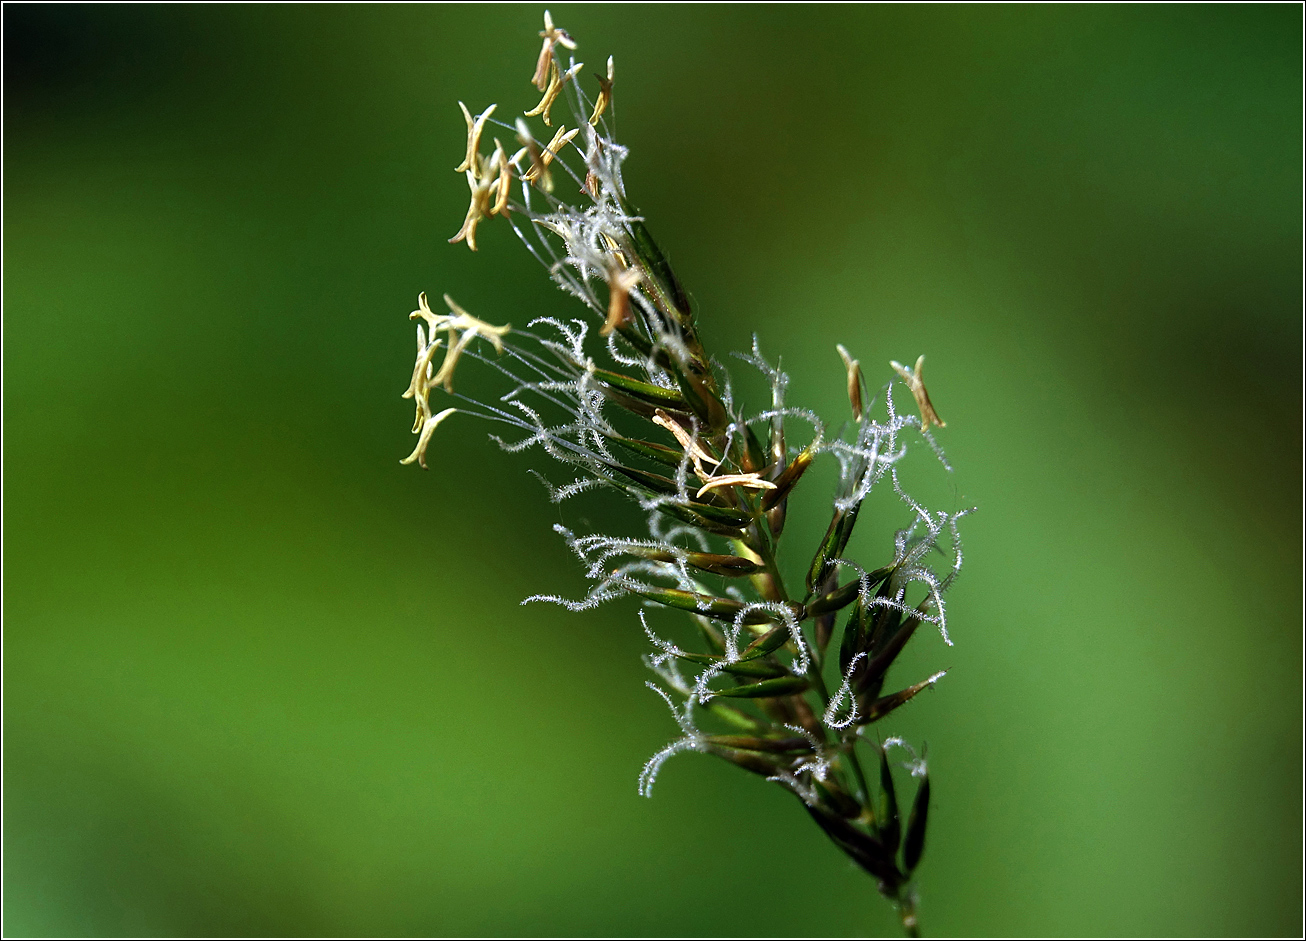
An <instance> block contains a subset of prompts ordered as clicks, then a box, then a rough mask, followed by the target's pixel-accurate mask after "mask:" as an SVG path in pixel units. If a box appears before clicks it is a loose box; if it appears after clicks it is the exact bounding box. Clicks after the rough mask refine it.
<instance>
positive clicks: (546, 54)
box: [531, 10, 576, 123]
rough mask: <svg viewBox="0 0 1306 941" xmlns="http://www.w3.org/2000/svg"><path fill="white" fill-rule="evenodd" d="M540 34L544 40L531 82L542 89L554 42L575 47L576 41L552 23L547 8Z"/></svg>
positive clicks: (546, 77)
mask: <svg viewBox="0 0 1306 941" xmlns="http://www.w3.org/2000/svg"><path fill="white" fill-rule="evenodd" d="M540 36H542V37H543V38H544V42H543V44H541V46H540V57H539V58H538V59H537V60H536V61H535V74H534V75H533V76H532V77H531V84H533V85H534V86H535V87H536V88H538V89H539V90H540V91H544V86H545V85H546V84H547V83H548V75H549V63H550V62H552V61H553V46H554V44H555V43H556V44H557V45H559V46H564V47H566V48H567V49H575V48H576V43H575V41H574V40H573V39H572V38H571V37H570V36H568V35H567V31H566V30H565V29H562V28H560V27H556V26H554V25H553V17H552V15H550V13H549V11H548V10H545V11H544V29H542V30H540ZM545 123H548V122H545Z"/></svg>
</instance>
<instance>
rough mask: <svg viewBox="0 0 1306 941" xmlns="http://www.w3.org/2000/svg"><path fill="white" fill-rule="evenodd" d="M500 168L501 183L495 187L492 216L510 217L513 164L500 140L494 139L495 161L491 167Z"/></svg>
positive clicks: (491, 163)
mask: <svg viewBox="0 0 1306 941" xmlns="http://www.w3.org/2000/svg"><path fill="white" fill-rule="evenodd" d="M496 164H497V165H498V167H499V181H498V184H497V185H496V187H495V198H494V205H493V206H492V207H490V215H492V216H498V215H503V216H506V215H508V190H509V188H510V187H511V186H512V163H511V162H510V161H509V160H508V155H507V154H506V153H505V152H504V149H503V144H501V143H499V139H498V138H497V137H496V138H495V139H494V159H493V160H492V161H491V162H490V167H491V168H493V167H494V166H495V165H496Z"/></svg>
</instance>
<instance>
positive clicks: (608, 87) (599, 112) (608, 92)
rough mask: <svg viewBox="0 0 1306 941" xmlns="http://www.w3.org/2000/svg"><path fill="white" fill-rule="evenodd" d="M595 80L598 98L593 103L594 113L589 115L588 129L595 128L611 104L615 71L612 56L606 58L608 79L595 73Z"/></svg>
mask: <svg viewBox="0 0 1306 941" xmlns="http://www.w3.org/2000/svg"><path fill="white" fill-rule="evenodd" d="M594 77H595V78H597V79H598V80H599V97H598V98H597V99H596V100H595V102H594V113H593V114H591V115H590V127H597V126H598V123H599V118H601V117H602V116H603V112H604V111H606V110H607V107H608V105H610V104H612V82H613V80H614V78H615V69H614V67H613V62H612V56H608V77H607V78H604V77H603V76H602V75H599V74H598V73H595V75H594Z"/></svg>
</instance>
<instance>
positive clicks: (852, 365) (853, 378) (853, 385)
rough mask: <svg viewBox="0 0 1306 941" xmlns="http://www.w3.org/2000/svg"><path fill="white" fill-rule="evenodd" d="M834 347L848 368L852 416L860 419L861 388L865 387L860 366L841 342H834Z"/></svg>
mask: <svg viewBox="0 0 1306 941" xmlns="http://www.w3.org/2000/svg"><path fill="white" fill-rule="evenodd" d="M834 348H835V349H836V350H838V351H839V355H840V356H842V357H843V365H844V368H845V369H846V370H848V404H849V405H851V406H852V409H853V418H855V419H856V420H857V421H861V420H862V398H863V393H862V390H863V389H864V388H865V387H866V380H865V378H864V377H863V376H862V367H861V366H860V365H859V364H858V362H857V360H855V359H853V358H852V356H850V355H849V354H848V351H847V350H846V349H844V347H843V344H842V343H836V344H835V345H834Z"/></svg>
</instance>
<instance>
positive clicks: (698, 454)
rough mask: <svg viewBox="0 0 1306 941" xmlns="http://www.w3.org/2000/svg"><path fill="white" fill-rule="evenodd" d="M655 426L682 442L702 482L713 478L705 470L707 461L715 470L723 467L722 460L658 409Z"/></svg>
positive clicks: (654, 420) (654, 421)
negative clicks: (709, 452) (704, 448)
mask: <svg viewBox="0 0 1306 941" xmlns="http://www.w3.org/2000/svg"><path fill="white" fill-rule="evenodd" d="M653 424H655V425H661V426H662V427H663V428H665V429H666V430H667V431H669V432H671V434H672V436H673V437H674V438H675V439H676V440H677V441H678V442H680V447H681V449H682V450H683V451H684V452H685V453H686V454H687V455H689V460H690V462H691V463H692V464H693V465H694V473H695V474H697V475H698V476H699V478H700V479H701V480H704V481H707V480H710V479H711V478H712V475H711V474H709V473H708V472H707V471H705V470H704V469H703V461H707V462H708V463H709V464H711V465H712V467H713V469H716V468H717V467H719V466H720V465H721V460H720V459H719V458H715V457H713V456H712V455H711V454H708V453H707V451H705V450H703V446H702V445H701V444H699V443H698V442H697V441H696V440H695V439H694V438H693V437H691V436H690V434H689V432H687V431H686V430H685V429H684V428H682V427H681V426H680V423H679V422H677V421H676V420H675V419H673V418H672V417H671V416H670V415H668V414H667V413H666V412H664V411H663V410H662V409H658V410H657V411H656V412H654V413H653Z"/></svg>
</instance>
